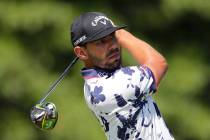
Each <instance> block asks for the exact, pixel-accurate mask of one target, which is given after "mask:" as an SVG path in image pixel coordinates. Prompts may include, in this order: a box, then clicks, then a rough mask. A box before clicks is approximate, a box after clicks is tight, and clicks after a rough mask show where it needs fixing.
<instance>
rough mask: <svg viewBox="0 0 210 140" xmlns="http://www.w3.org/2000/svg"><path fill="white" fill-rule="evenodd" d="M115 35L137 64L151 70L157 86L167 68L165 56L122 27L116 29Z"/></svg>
mask: <svg viewBox="0 0 210 140" xmlns="http://www.w3.org/2000/svg"><path fill="white" fill-rule="evenodd" d="M115 36H116V39H117V41H118V43H119V44H120V46H121V47H122V48H125V49H127V50H128V51H129V52H130V53H131V55H132V56H133V57H134V58H135V59H136V60H137V62H138V63H139V64H141V65H145V66H147V67H149V68H150V69H151V70H152V72H153V74H154V77H155V81H156V87H158V85H159V83H160V81H161V79H162V78H163V76H164V75H165V73H166V71H167V68H168V65H167V62H166V60H165V58H164V57H163V56H162V55H161V54H160V53H159V52H157V51H156V50H155V49H154V48H152V47H151V46H150V45H149V44H147V43H146V42H144V41H142V40H140V39H138V38H136V37H135V36H133V35H132V34H131V33H129V32H128V31H126V30H124V29H121V30H118V31H116V32H115Z"/></svg>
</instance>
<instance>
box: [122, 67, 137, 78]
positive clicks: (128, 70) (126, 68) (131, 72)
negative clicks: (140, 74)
mask: <svg viewBox="0 0 210 140" xmlns="http://www.w3.org/2000/svg"><path fill="white" fill-rule="evenodd" d="M121 70H122V72H123V73H124V74H127V75H130V76H132V74H133V73H134V72H135V70H132V69H131V68H129V67H125V68H122V69H121Z"/></svg>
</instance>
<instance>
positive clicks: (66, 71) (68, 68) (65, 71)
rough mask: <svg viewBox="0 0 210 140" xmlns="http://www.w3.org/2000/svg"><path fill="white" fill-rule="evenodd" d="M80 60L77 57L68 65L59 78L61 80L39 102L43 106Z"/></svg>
mask: <svg viewBox="0 0 210 140" xmlns="http://www.w3.org/2000/svg"><path fill="white" fill-rule="evenodd" d="M78 59H79V58H78V57H75V58H74V59H73V60H72V62H71V63H70V64H69V65H68V67H67V68H66V69H65V70H64V72H63V73H62V74H61V75H60V76H59V78H58V79H57V80H56V81H55V82H54V83H53V84H52V85H51V86H50V88H49V90H48V91H47V92H46V94H45V96H44V97H43V98H42V99H41V100H40V101H39V104H42V103H43V102H44V101H45V99H46V98H47V97H48V96H49V95H50V94H51V93H52V91H54V90H55V88H56V87H57V85H58V84H59V83H60V82H61V81H62V80H63V78H64V77H65V76H66V74H67V73H68V71H69V70H70V68H71V67H72V66H73V65H74V64H75V63H76V62H77V60H78Z"/></svg>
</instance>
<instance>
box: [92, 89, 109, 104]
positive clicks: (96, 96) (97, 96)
mask: <svg viewBox="0 0 210 140" xmlns="http://www.w3.org/2000/svg"><path fill="white" fill-rule="evenodd" d="M102 91H103V87H102V86H99V87H98V86H95V88H94V91H91V92H90V95H91V103H92V104H98V103H99V102H104V101H105V99H106V98H105V96H104V94H101V92H102Z"/></svg>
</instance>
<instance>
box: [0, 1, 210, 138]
mask: <svg viewBox="0 0 210 140" xmlns="http://www.w3.org/2000/svg"><path fill="white" fill-rule="evenodd" d="M86 11H101V12H104V13H106V14H107V15H108V16H109V17H111V19H113V21H114V22H115V23H116V24H120V25H124V24H126V25H128V28H127V30H128V31H130V32H132V33H133V34H134V35H136V36H138V37H139V38H141V39H143V40H145V41H147V42H148V43H149V44H151V45H152V46H153V47H154V48H155V49H157V50H158V51H159V52H161V53H162V54H163V55H164V56H165V57H166V59H167V61H168V64H169V70H168V72H167V74H166V76H165V78H164V79H163V81H162V83H161V85H160V87H159V91H158V92H157V94H155V95H154V98H155V100H156V102H157V104H158V105H159V108H160V110H161V112H162V115H163V116H164V118H165V121H166V124H167V125H168V127H169V128H170V129H171V132H172V134H173V135H174V137H175V138H176V139H177V140H209V139H210V133H209V132H210V120H209V119H210V92H209V91H210V60H209V59H210V39H209V37H210V2H209V1H208V0H149V1H148V0H133V1H127V0H105V1H97V0H92V1H81V0H74V1H73V0H72V1H68V0H48V1H44V0H42V1H41V0H40V1H38V0H31V1H30V0H16V1H15V0H13V1H12V0H1V1H0V119H1V123H0V140H14V139H15V140H105V139H106V138H105V135H104V132H103V129H102V128H101V127H100V125H99V123H98V121H97V120H96V119H95V117H94V115H93V114H92V113H91V111H89V109H88V108H87V106H86V103H85V101H84V98H83V79H82V78H81V76H80V69H81V68H82V66H83V65H82V63H81V62H79V63H77V64H76V65H75V66H74V67H73V68H72V70H71V71H70V73H69V74H68V76H67V77H66V78H65V79H64V80H63V81H62V83H61V84H60V85H59V86H58V87H57V89H56V90H55V92H54V93H53V95H51V96H50V98H48V100H49V101H52V102H54V103H55V104H56V106H57V108H58V111H59V120H58V122H57V125H56V127H55V128H54V129H53V130H52V131H40V130H38V129H37V128H36V127H35V126H34V125H33V124H32V123H31V121H30V117H29V112H30V108H31V107H32V106H33V105H34V104H35V103H36V102H37V101H38V100H39V99H40V98H41V97H42V96H43V95H44V93H45V91H46V90H47V89H48V88H49V86H50V84H51V83H52V82H53V81H55V80H56V79H57V78H58V76H59V75H60V74H61V73H62V72H63V70H64V69H65V67H66V66H67V65H68V64H69V62H70V61H71V60H72V59H73V56H74V55H73V51H72V46H71V43H70V36H69V28H70V23H71V22H72V21H73V19H74V18H75V17H77V16H78V15H79V14H81V13H83V12H86ZM123 62H124V64H125V65H135V64H136V62H135V60H133V59H132V58H131V56H130V55H129V54H128V52H127V51H123Z"/></svg>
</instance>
